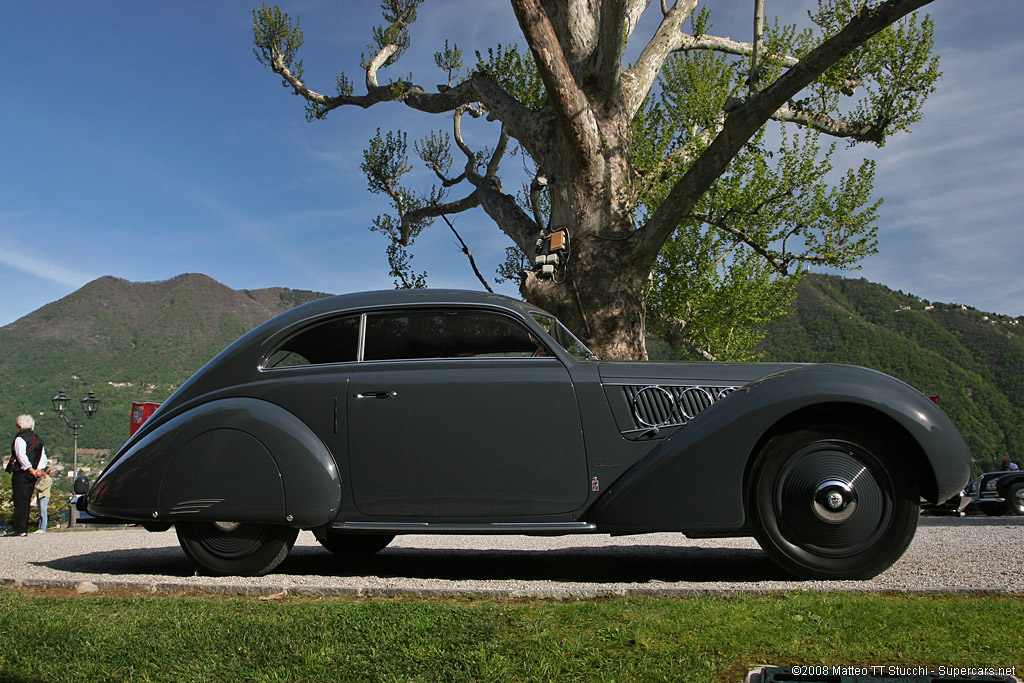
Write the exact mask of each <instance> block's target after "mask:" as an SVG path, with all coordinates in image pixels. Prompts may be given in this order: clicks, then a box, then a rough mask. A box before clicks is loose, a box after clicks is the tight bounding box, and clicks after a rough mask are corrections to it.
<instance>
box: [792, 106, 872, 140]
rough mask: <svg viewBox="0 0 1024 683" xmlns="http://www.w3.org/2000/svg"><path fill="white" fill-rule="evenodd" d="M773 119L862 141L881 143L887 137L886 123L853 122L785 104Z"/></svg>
mask: <svg viewBox="0 0 1024 683" xmlns="http://www.w3.org/2000/svg"><path fill="white" fill-rule="evenodd" d="M772 119H774V120H776V121H784V122H789V123H797V124H800V125H802V126H806V127H808V128H812V129H814V130H816V131H819V132H821V133H825V134H826V135H831V136H832V137H837V138H853V139H854V140H858V141H860V142H874V143H876V144H877V143H880V142H881V141H882V140H883V139H884V138H885V124H883V125H876V124H873V123H851V122H849V121H843V120H842V119H834V118H832V117H831V116H828V115H826V114H816V113H814V112H810V111H804V110H801V109H797V108H795V107H791V106H789V105H785V106H782V107H779V108H778V109H776V110H775V113H774V114H772Z"/></svg>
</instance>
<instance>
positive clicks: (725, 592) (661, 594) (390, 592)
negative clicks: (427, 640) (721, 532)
mask: <svg viewBox="0 0 1024 683" xmlns="http://www.w3.org/2000/svg"><path fill="white" fill-rule="evenodd" d="M0 586H4V587H8V588H14V589H19V588H41V589H44V590H65V591H75V592H76V593H80V594H87V593H104V592H114V591H124V590H129V591H141V592H143V593H152V594H154V595H157V594H165V593H198V594H209V595H219V596H235V597H264V596H275V597H287V596H296V597H341V598H458V597H479V598H497V599H509V600H599V599H604V598H621V597H646V598H698V597H715V598H732V597H759V596H768V595H779V594H780V593H788V592H792V591H790V590H785V589H778V588H776V589H769V588H744V589H736V588H645V587H639V588H595V589H581V588H562V589H558V588H556V589H538V590H522V589H508V590H506V589H500V588H494V589H477V590H470V589H466V590H459V589H457V588H400V587H379V588H370V587H362V586H300V585H278V586H246V585H243V584H231V583H227V584H193V583H184V582H176V581H154V582H138V581H116V580H109V579H100V580H96V581H88V580H84V581H83V580H75V579H16V578H0ZM801 590H808V589H801ZM811 592H813V591H811ZM825 592H828V593H859V594H864V595H870V594H878V595H890V594H899V595H914V596H932V595H967V596H978V597H983V596H989V595H1022V594H1024V591H1020V590H1016V589H1010V588H970V587H959V588H910V589H902V590H892V589H864V588H855V589H854V588H851V589H845V590H844V589H838V590H837V589H829V590H827V591H825Z"/></svg>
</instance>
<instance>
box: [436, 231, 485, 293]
mask: <svg viewBox="0 0 1024 683" xmlns="http://www.w3.org/2000/svg"><path fill="white" fill-rule="evenodd" d="M441 218H442V219H443V220H444V222H445V223H447V224H448V227H449V228H451V231H452V234H454V235H455V239H457V240H458V241H459V244H461V245H462V253H463V254H465V255H466V258H468V259H469V265H470V266H471V267H472V268H473V272H474V273H475V274H476V279H477V280H480V284H482V285H483V286H484V289H486V290H487V291H488V292H490V293H491V294H494V290H493V289H491V286H490V285H489V284H487V280H485V279H484V276H483V275H482V274H481V273H480V269H479V268H477V267H476V259H475V258H473V252H472V251H470V249H469V247H468V246H467V245H466V241H465V240H464V239H462V235H460V234H459V232H458V230H456V229H455V226H454V225H452V222H451V221H450V220H448V216H446V215H444V214H443V213H442V214H441Z"/></svg>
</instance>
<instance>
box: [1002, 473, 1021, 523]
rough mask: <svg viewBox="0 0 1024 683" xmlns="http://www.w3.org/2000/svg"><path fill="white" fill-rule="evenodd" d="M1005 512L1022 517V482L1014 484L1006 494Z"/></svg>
mask: <svg viewBox="0 0 1024 683" xmlns="http://www.w3.org/2000/svg"><path fill="white" fill-rule="evenodd" d="M1006 511H1007V512H1009V513H1010V514H1011V515H1016V516H1018V517H1020V516H1021V515H1024V481H1022V482H1018V483H1016V484H1014V485H1013V486H1011V487H1010V490H1009V491H1007V492H1006Z"/></svg>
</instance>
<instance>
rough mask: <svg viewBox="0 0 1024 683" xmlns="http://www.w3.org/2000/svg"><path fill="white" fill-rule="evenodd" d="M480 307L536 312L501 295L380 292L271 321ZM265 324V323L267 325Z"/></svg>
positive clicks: (325, 302) (336, 299) (317, 304)
mask: <svg viewBox="0 0 1024 683" xmlns="http://www.w3.org/2000/svg"><path fill="white" fill-rule="evenodd" d="M453 304H454V305H477V306H480V305H484V306H498V307H500V308H505V309H512V310H514V311H516V312H518V313H520V314H522V315H524V316H525V315H527V314H528V313H529V312H531V311H540V309H538V308H536V307H535V306H532V305H531V304H528V303H526V302H524V301H518V300H516V299H513V298H511V297H508V296H505V295H503V294H493V293H490V292H478V291H473V290H467V289H382V290H376V291H370V292H353V293H351V294H338V295H336V296H330V297H326V298H323V299H317V300H316V301H311V302H309V303H306V304H303V305H301V306H296V307H295V308H293V309H291V310H289V311H286V312H284V313H281V314H280V315H278V316H275V317H274V318H272V320H273V321H275V322H276V323H277V324H276V325H275V327H276V328H280V327H282V326H287V325H290V324H292V323H295V322H298V321H301V320H306V319H309V318H314V317H320V316H322V315H328V314H333V313H345V312H346V311H359V310H367V309H373V308H394V307H401V306H435V305H436V306H446V305H453ZM268 322H269V321H268Z"/></svg>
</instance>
